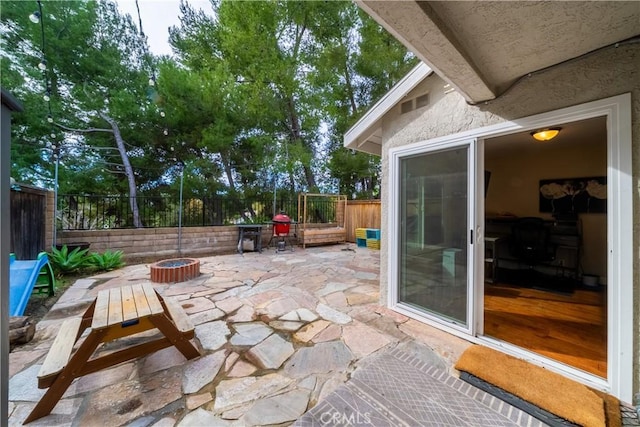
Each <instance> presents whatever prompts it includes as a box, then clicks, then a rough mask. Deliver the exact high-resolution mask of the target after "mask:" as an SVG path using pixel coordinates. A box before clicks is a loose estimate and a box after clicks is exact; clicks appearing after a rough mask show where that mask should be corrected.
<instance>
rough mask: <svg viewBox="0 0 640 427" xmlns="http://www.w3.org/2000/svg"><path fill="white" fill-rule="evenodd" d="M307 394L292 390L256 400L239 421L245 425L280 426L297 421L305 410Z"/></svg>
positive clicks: (307, 400)
mask: <svg viewBox="0 0 640 427" xmlns="http://www.w3.org/2000/svg"><path fill="white" fill-rule="evenodd" d="M308 403H309V392H308V391H302V390H292V391H290V392H287V393H283V394H280V395H278V396H273V397H268V398H266V399H261V400H258V401H257V402H256V403H255V404H254V405H253V406H252V407H251V408H249V410H248V411H247V413H246V414H245V416H244V417H242V418H241V419H240V421H241V422H244V423H245V424H246V425H251V426H257V425H271V424H282V423H286V422H289V421H294V420H296V419H298V418H299V417H300V416H301V415H302V414H303V413H304V412H305V410H306V409H307V404H308Z"/></svg>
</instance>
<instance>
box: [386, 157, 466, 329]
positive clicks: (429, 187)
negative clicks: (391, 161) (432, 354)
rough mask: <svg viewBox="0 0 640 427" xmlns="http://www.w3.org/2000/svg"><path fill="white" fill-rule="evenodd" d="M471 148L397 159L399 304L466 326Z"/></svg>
mask: <svg viewBox="0 0 640 427" xmlns="http://www.w3.org/2000/svg"><path fill="white" fill-rule="evenodd" d="M468 177H469V146H463V147H456V148H454V149H449V150H444V151H437V152H433V153H424V154H419V155H415V156H410V157H404V158H401V159H400V189H399V190H400V192H399V195H400V208H399V209H400V212H399V219H400V239H399V245H400V248H399V249H400V253H399V263H398V265H399V268H398V272H399V278H398V279H399V282H398V285H399V286H398V302H399V303H401V304H405V305H408V306H410V307H412V308H415V309H418V310H419V311H423V312H426V313H428V314H432V315H435V316H436V317H439V318H442V319H444V320H446V321H447V322H453V323H455V324H459V325H464V326H468V323H469V319H468V313H469V310H468V304H469V301H468V294H469V292H468V289H469V287H468V283H469V280H468V277H469V275H468V261H467V260H468V257H469V242H468V236H469V234H470V233H469V230H470V227H469V218H468V217H469V214H468V212H469V209H468V188H469V186H468V181H469V180H468Z"/></svg>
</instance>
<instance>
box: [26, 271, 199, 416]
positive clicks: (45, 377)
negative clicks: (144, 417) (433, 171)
mask: <svg viewBox="0 0 640 427" xmlns="http://www.w3.org/2000/svg"><path fill="white" fill-rule="evenodd" d="M89 327H90V330H89V333H88V334H87V335H86V337H85V338H84V339H83V340H79V338H80V337H81V335H82V334H83V332H84V331H85V329H87V328H89ZM153 330H158V331H159V332H160V333H161V335H162V336H158V334H155V336H149V337H148V338H147V337H146V336H145V339H144V340H142V341H141V340H137V339H136V340H132V343H126V342H125V343H124V345H123V348H121V349H119V350H117V351H114V352H108V353H107V352H105V353H106V354H104V355H96V356H95V357H93V358H91V357H92V356H93V355H94V352H95V351H96V349H98V347H99V346H100V345H101V344H105V343H109V342H111V341H114V340H117V339H119V338H125V337H130V336H132V335H135V334H139V333H141V332H147V331H153ZM193 337H194V326H193V324H192V322H191V320H190V319H189V317H188V316H187V315H186V313H185V312H184V310H183V309H182V307H180V305H179V304H178V303H176V302H175V301H173V300H171V299H165V298H163V297H162V296H160V295H159V294H158V293H157V292H156V291H155V290H154V289H153V287H152V286H151V285H150V284H148V283H145V284H137V285H128V286H123V287H120V288H113V289H107V290H103V291H100V292H99V293H98V297H97V298H96V299H95V300H94V301H93V302H92V303H91V305H90V306H89V308H88V309H87V311H86V312H85V313H84V315H83V316H82V317H81V318H80V317H76V318H71V319H67V320H65V321H64V323H63V324H62V327H61V328H60V331H59V332H58V335H57V336H56V338H55V340H54V342H53V345H52V346H51V348H50V349H49V353H48V354H47V357H46V359H45V361H44V363H43V364H42V367H41V368H40V372H39V373H38V388H47V387H48V388H49V389H48V390H47V392H46V393H45V394H44V396H42V398H41V399H40V401H39V402H38V404H37V405H36V406H35V408H34V409H33V411H31V413H30V414H29V416H28V417H27V418H26V420H25V421H24V422H25V423H28V422H31V421H33V420H36V419H38V418H41V417H43V416H45V415H47V414H49V413H50V412H51V410H52V409H53V408H54V407H55V406H56V404H57V403H58V400H60V398H61V397H62V395H63V394H64V392H65V391H66V390H67V388H68V387H69V385H70V384H71V382H72V381H73V380H74V379H76V378H78V377H81V376H84V375H87V374H90V373H93V372H97V371H99V370H102V369H105V368H108V367H111V366H114V365H117V364H119V363H122V362H125V361H128V360H131V359H135V358H137V357H140V356H144V355H146V354H149V353H153V352H155V351H157V350H160V349H163V348H166V347H170V346H172V345H173V346H175V347H176V348H177V349H178V350H179V351H180V352H181V353H182V354H183V355H184V356H185V357H186V358H187V359H193V358H195V357H198V356H200V352H199V351H198V350H197V349H196V347H194V345H193V344H192V343H190V342H189V340H190V339H192V338H193ZM133 341H135V342H133ZM76 343H79V344H78V346H77V347H76V349H75V351H74V346H75V345H76ZM127 344H128V345H127ZM90 358H91V359H90Z"/></svg>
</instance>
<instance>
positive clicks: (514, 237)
mask: <svg viewBox="0 0 640 427" xmlns="http://www.w3.org/2000/svg"><path fill="white" fill-rule="evenodd" d="M550 237H551V236H550V230H549V228H548V227H547V226H546V225H545V223H544V220H543V219H542V218H536V217H525V218H520V219H519V220H518V221H517V222H516V223H515V224H514V225H513V226H512V227H511V244H510V251H511V254H512V255H513V256H515V257H516V258H517V259H518V262H519V263H521V264H525V265H526V267H527V269H528V270H530V271H531V272H532V273H533V272H534V271H535V267H536V266H537V265H539V264H541V263H548V262H550V261H553V259H554V258H555V246H554V245H552V244H551V242H550ZM528 276H529V278H530V277H531V275H528Z"/></svg>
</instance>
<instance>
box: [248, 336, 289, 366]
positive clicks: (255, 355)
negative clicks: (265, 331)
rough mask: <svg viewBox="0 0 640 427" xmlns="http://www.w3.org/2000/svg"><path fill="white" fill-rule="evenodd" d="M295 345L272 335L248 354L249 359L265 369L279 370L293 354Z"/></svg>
mask: <svg viewBox="0 0 640 427" xmlns="http://www.w3.org/2000/svg"><path fill="white" fill-rule="evenodd" d="M293 352H294V350H293V345H292V344H291V343H290V342H289V341H285V340H284V339H283V338H281V337H280V335H275V334H273V335H271V336H269V337H268V338H267V339H265V340H264V341H262V342H261V343H260V344H258V345H256V346H255V347H252V348H251V349H250V350H249V351H248V352H247V357H248V358H249V359H251V360H252V361H253V362H255V363H256V365H258V366H260V367H261V368H265V369H278V368H279V367H280V365H282V364H283V363H284V361H285V360H287V359H288V358H289V356H291V355H292V354H293Z"/></svg>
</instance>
